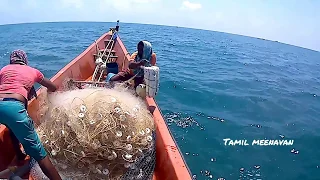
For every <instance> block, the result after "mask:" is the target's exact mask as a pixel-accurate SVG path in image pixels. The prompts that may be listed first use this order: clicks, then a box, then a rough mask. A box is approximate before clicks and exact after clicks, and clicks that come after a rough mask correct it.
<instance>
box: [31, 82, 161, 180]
mask: <svg viewBox="0 0 320 180" xmlns="http://www.w3.org/2000/svg"><path fill="white" fill-rule="evenodd" d="M43 104H44V105H43V106H42V107H41V109H40V111H39V112H41V113H42V118H41V124H40V125H39V126H38V127H37V132H38V135H39V137H40V139H41V142H42V143H43V144H44V147H45V148H46V150H47V152H48V154H49V155H50V158H51V160H52V162H53V164H54V165H55V166H56V168H57V169H58V171H59V173H60V174H61V176H63V177H65V178H70V179H150V178H152V174H153V171H154V167H155V131H154V130H155V125H154V121H153V118H152V116H151V114H150V112H149V111H148V108H147V106H146V104H145V102H144V101H143V100H142V99H140V98H138V97H136V96H134V95H133V94H132V93H131V92H129V91H128V90H125V89H123V90H120V89H108V88H86V89H78V90H71V91H65V92H56V93H53V94H50V95H49V96H48V99H46V102H45V103H43Z"/></svg>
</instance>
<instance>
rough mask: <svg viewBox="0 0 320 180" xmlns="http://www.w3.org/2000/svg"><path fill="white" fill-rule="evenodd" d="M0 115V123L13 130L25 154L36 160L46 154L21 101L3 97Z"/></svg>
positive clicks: (0, 104)
mask: <svg viewBox="0 0 320 180" xmlns="http://www.w3.org/2000/svg"><path fill="white" fill-rule="evenodd" d="M0 116H1V118H0V123H1V124H3V125H5V126H6V127H7V128H8V129H9V130H10V131H11V132H13V134H14V135H15V136H16V138H17V139H18V140H19V142H20V143H21V144H22V146H23V148H24V151H25V152H26V154H28V155H29V156H30V157H32V158H34V159H35V160H36V161H40V160H42V159H43V158H45V157H46V156H47V152H46V150H45V149H44V147H43V145H42V143H41V141H40V139H39V136H38V134H37V132H36V131H35V128H34V123H33V120H32V119H31V118H30V117H29V115H28V113H27V110H26V108H25V105H24V104H23V103H22V102H20V101H18V100H16V99H12V98H4V99H3V100H2V101H0Z"/></svg>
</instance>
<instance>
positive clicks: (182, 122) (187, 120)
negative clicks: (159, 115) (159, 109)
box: [164, 113, 200, 128]
mask: <svg viewBox="0 0 320 180" xmlns="http://www.w3.org/2000/svg"><path fill="white" fill-rule="evenodd" d="M164 117H165V119H166V121H167V122H168V123H170V125H171V123H174V124H176V125H177V126H178V127H182V128H187V127H192V126H194V125H195V126H197V127H199V126H200V125H199V123H198V122H197V121H196V120H195V119H194V118H193V117H191V116H189V115H188V114H185V115H183V116H182V115H181V113H168V114H165V115H164Z"/></svg>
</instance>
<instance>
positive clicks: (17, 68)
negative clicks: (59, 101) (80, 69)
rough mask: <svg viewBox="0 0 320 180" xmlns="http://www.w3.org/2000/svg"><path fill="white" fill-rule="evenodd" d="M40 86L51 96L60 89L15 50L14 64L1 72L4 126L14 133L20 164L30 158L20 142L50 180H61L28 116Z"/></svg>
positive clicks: (1, 107)
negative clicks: (31, 102) (32, 99)
mask: <svg viewBox="0 0 320 180" xmlns="http://www.w3.org/2000/svg"><path fill="white" fill-rule="evenodd" d="M36 82H37V83H39V84H41V85H43V86H45V87H47V89H48V91H49V92H54V91H56V89H57V88H56V86H55V85H54V84H53V83H52V82H51V81H50V80H49V79H47V78H45V77H44V75H43V74H42V73H41V72H40V71H39V70H37V69H35V68H32V67H30V66H28V58H27V54H26V53H25V52H24V51H22V50H14V51H13V52H12V53H11V55H10V64H9V65H7V66H5V67H3V68H2V69H1V70H0V116H1V118H0V123H1V124H3V125H5V126H6V127H7V128H8V129H9V130H10V134H11V137H12V142H13V146H14V150H15V152H16V155H17V159H18V160H24V159H25V157H26V155H25V154H24V153H22V152H21V150H20V145H19V142H20V143H21V144H22V146H23V148H24V150H25V152H26V154H27V155H29V156H30V157H32V158H34V159H35V160H36V161H37V162H38V163H39V166H40V168H41V170H42V171H43V173H44V174H45V175H46V176H47V177H48V178H49V179H51V180H61V177H60V175H59V174H58V172H57V170H56V169H55V167H54V166H53V164H52V163H51V161H50V159H49V157H48V156H47V152H46V150H45V149H44V147H43V145H42V143H41V142H40V139H39V136H38V134H37V133H36V131H35V127H34V122H33V120H32V119H31V118H30V117H29V115H28V113H27V105H28V100H30V99H31V97H32V96H34V95H36V94H35V90H34V84H35V83H36ZM1 148H5V147H1Z"/></svg>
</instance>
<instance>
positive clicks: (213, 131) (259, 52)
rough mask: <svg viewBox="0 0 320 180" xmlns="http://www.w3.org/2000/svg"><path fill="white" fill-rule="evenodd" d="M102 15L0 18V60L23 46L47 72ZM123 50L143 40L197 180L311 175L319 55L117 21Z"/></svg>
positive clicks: (89, 35)
mask: <svg viewBox="0 0 320 180" xmlns="http://www.w3.org/2000/svg"><path fill="white" fill-rule="evenodd" d="M111 26H114V24H113V23H112V24H110V23H40V24H21V25H5V26H0V34H1V35H0V60H1V61H0V63H1V67H2V66H4V65H6V64H7V63H8V61H9V53H10V52H11V51H12V50H14V49H16V48H21V49H24V50H25V51H27V53H28V56H29V59H30V64H31V66H34V67H37V68H39V69H40V70H41V71H42V72H44V74H45V75H46V76H47V77H52V76H53V75H54V74H55V73H56V72H57V71H58V70H60V69H61V68H62V67H63V66H65V65H66V64H67V63H68V62H69V61H70V60H72V59H73V58H74V57H76V56H77V55H79V54H80V53H81V52H82V51H83V50H85V49H86V48H87V47H88V46H89V45H90V44H91V43H92V42H93V41H94V40H95V39H97V38H99V37H100V36H101V35H102V34H103V33H104V32H106V31H107V30H108V29H109V27H111ZM120 36H121V38H122V41H123V42H124V44H125V45H126V47H127V49H128V50H129V52H130V53H132V52H134V50H135V48H136V44H137V43H138V41H140V40H144V39H146V40H148V41H150V42H151V43H152V45H153V48H154V51H155V52H156V53H157V58H158V59H157V63H158V65H159V67H160V69H161V87H160V93H159V95H158V96H157V98H156V99H157V102H158V104H159V105H160V107H161V110H162V112H163V114H164V116H165V118H166V120H167V122H168V125H169V127H170V129H171V131H172V133H173V135H174V137H175V139H176V141H177V142H178V144H179V147H180V149H181V151H182V153H183V155H184V158H185V159H186V162H187V164H188V166H189V167H190V169H191V171H192V174H193V175H194V177H195V178H196V179H211V178H212V179H218V178H220V180H221V179H227V180H228V179H243V180H247V179H255V180H260V179H261V180H262V179H263V180H268V179H270V180H275V179H281V180H282V179H288V180H294V179H319V178H320V168H319V166H320V158H319V157H320V145H318V144H319V142H320V121H319V118H320V102H319V95H320V91H319V89H320V88H319V87H320V80H319V79H320V71H319V69H320V53H319V52H316V51H312V50H307V49H303V48H299V47H295V46H289V45H285V44H281V43H277V42H272V41H264V40H260V39H255V38H249V37H244V36H238V35H231V34H226V33H219V32H213V31H203V30H194V29H186V28H177V27H165V26H154V25H137V24H121V26H120ZM224 138H231V139H247V140H249V141H252V140H253V139H264V138H266V139H279V140H280V139H288V140H289V139H293V140H294V145H293V146H225V145H224V141H223V139H224Z"/></svg>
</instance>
